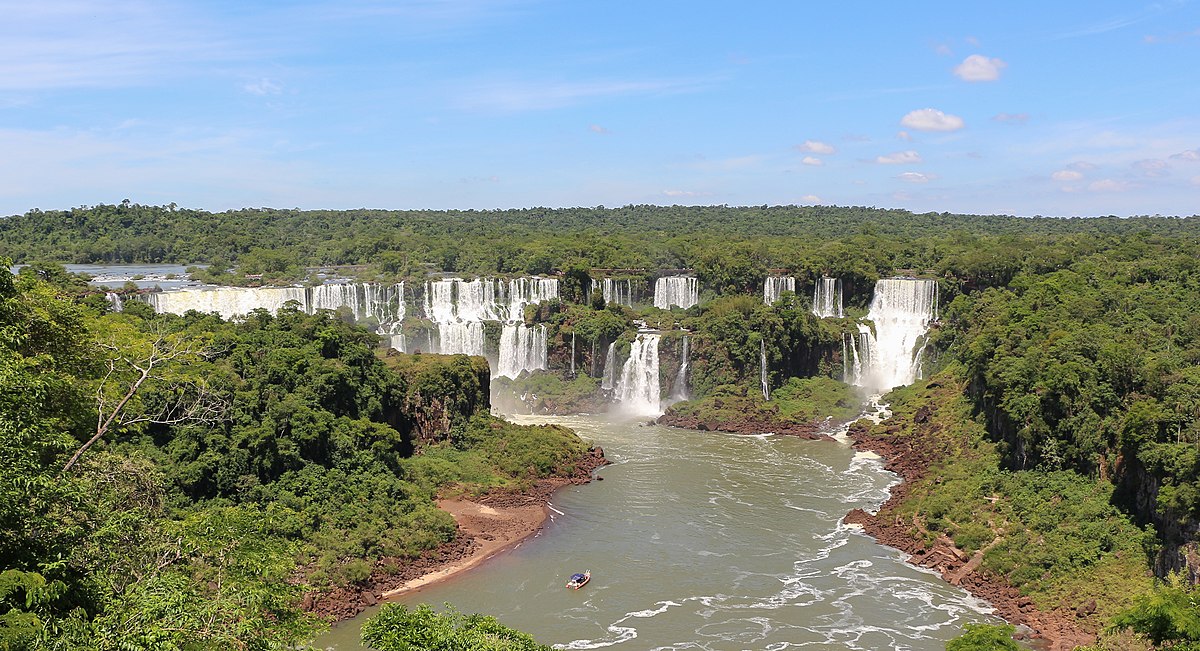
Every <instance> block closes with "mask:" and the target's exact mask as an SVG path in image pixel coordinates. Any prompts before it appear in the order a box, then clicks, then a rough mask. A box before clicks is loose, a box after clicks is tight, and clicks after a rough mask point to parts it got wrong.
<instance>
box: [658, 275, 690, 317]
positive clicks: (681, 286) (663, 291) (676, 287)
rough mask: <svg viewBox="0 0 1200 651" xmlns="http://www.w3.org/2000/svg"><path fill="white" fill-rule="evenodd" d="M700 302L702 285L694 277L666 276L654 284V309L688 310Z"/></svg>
mask: <svg viewBox="0 0 1200 651" xmlns="http://www.w3.org/2000/svg"><path fill="white" fill-rule="evenodd" d="M699 302H700V284H699V282H698V281H697V280H696V278H695V277H693V276H665V277H663V278H659V279H658V280H657V281H655V282H654V307H657V308H661V309H664V310H669V309H671V307H672V306H679V307H682V308H683V309H685V310H686V309H687V308H689V307H691V306H693V305H695V304H697V303H699Z"/></svg>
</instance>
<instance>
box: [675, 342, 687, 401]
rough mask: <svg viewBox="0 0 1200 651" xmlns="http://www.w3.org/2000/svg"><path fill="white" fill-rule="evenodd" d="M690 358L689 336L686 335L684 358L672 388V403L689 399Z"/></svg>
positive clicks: (681, 360)
mask: <svg viewBox="0 0 1200 651" xmlns="http://www.w3.org/2000/svg"><path fill="white" fill-rule="evenodd" d="M688 357H689V352H688V338H687V335H684V336H683V356H682V358H681V359H680V361H679V372H678V373H676V374H675V384H674V386H672V387H671V402H680V401H683V400H687V399H688V387H687V380H688V377H687V374H688Z"/></svg>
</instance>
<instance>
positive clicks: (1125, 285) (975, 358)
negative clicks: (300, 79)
mask: <svg viewBox="0 0 1200 651" xmlns="http://www.w3.org/2000/svg"><path fill="white" fill-rule="evenodd" d="M0 257H5V258H7V259H9V260H10V261H11V262H13V263H20V264H29V265H30V266H28V267H25V268H23V269H21V271H20V272H19V273H16V274H12V273H10V272H8V271H7V269H8V265H7V264H6V265H2V266H0V350H2V351H3V357H2V358H0V384H2V385H3V389H2V390H0V428H2V429H0V458H2V460H3V464H4V467H5V468H6V469H9V468H11V471H6V472H4V473H3V475H2V476H0V495H2V496H3V497H2V500H0V527H3V532H2V533H0V570H3V573H2V574H0V611H6V613H7V614H0V648H13V649H24V648H61V649H72V648H113V649H115V648H145V649H152V648H181V649H182V648H214V649H217V648H279V647H280V646H282V645H289V644H295V643H296V642H297V641H302V640H305V639H307V638H308V637H309V636H311V635H312V633H313V632H314V631H315V630H317V629H318V628H319V627H320V626H321V625H322V623H321V622H320V621H318V620H317V619H316V618H314V617H312V616H311V615H307V614H305V613H304V611H303V609H302V608H300V600H301V599H302V595H303V593H304V592H305V590H307V589H308V588H309V586H317V587H320V586H335V585H345V584H353V583H354V582H355V581H362V580H363V579H364V576H365V575H369V574H370V572H372V571H374V570H375V569H376V568H378V567H381V566H382V565H385V564H386V563H388V562H389V561H388V559H394V558H404V557H406V556H408V557H411V556H412V555H414V554H418V553H420V552H421V551H422V550H426V549H430V548H433V547H436V546H437V545H439V544H443V543H445V542H447V541H448V540H449V539H450V538H451V537H452V535H453V522H452V521H450V519H449V516H446V515H445V514H444V513H442V512H440V511H438V510H437V509H436V508H435V507H434V506H433V497H434V495H435V494H437V492H438V491H439V490H444V489H445V487H447V486H458V487H460V488H459V489H460V490H468V491H484V490H487V489H489V488H493V487H511V486H520V485H521V484H522V482H529V481H532V480H533V479H535V478H537V477H543V476H549V475H553V474H556V473H565V472H568V469H569V468H570V467H571V465H572V463H573V462H574V460H575V459H577V458H579V457H580V456H581V455H583V454H584V453H585V452H586V445H585V444H584V443H583V442H581V441H579V440H578V439H577V438H576V437H574V435H573V434H571V433H570V432H568V431H566V430H563V429H561V428H524V427H518V426H515V425H511V424H508V423H506V422H504V421H502V420H500V419H498V418H495V417H493V416H490V415H489V414H488V406H489V405H490V401H489V396H488V384H489V383H488V370H487V368H486V365H483V366H482V367H481V366H480V363H481V362H482V360H480V359H478V358H467V357H463V356H458V357H445V358H443V357H442V356H437V355H428V354H426V355H390V356H389V355H385V354H383V353H382V352H381V351H380V350H379V349H378V337H377V336H376V335H375V334H373V333H372V332H370V331H369V330H368V329H364V328H362V327H360V326H357V325H354V324H351V323H347V322H346V321H347V320H346V319H344V318H340V317H339V315H337V314H331V313H319V314H315V315H309V314H305V313H303V312H299V311H297V310H294V309H291V310H289V309H284V310H282V311H280V312H279V313H278V314H275V315H272V314H269V313H266V312H256V313H253V314H251V315H250V316H249V317H247V318H245V319H242V320H238V321H234V322H225V321H223V320H221V319H220V318H217V317H215V316H213V315H202V314H196V313H190V314H188V315H185V316H172V315H157V314H154V313H153V311H152V310H150V309H149V306H147V305H145V304H144V303H138V302H136V301H127V307H126V309H125V311H124V312H121V313H112V312H110V310H109V308H108V304H107V302H106V301H105V300H104V297H103V294H102V293H97V292H96V291H93V290H90V289H89V288H88V286H87V285H86V284H85V283H84V282H83V281H82V280H81V279H79V278H78V277H75V276H72V275H70V274H66V273H65V272H64V271H63V270H62V268H61V267H60V266H58V264H57V263H134V262H142V263H149V262H154V263H158V262H171V263H178V264H198V265H208V266H207V268H206V269H205V270H203V271H198V272H197V273H198V275H200V276H201V277H204V278H205V279H206V280H209V281H213V282H218V281H220V282H226V283H229V284H247V283H250V284H259V283H263V284H269V283H272V282H277V283H291V282H304V281H305V280H306V279H307V280H309V281H310V282H316V281H315V280H313V278H314V277H313V276H312V272H313V271H314V270H316V269H318V268H322V267H329V266H335V265H355V268H354V269H353V270H352V271H351V272H350V273H353V274H355V275H356V276H357V277H359V278H361V279H363V280H370V281H381V282H399V281H405V282H407V283H414V284H415V283H420V282H422V281H424V280H428V279H430V278H434V277H437V275H438V274H442V273H451V274H455V275H459V276H463V277H474V276H487V277H511V276H519V275H528V274H543V275H554V276H556V277H558V278H560V283H561V288H562V290H561V292H560V296H561V298H560V299H558V300H555V301H552V302H546V303H543V304H541V305H539V306H537V307H531V308H530V309H529V310H528V312H527V314H526V321H527V322H529V323H539V324H545V325H546V326H547V328H548V332H549V339H550V347H551V350H550V369H549V370H548V371H547V372H544V373H537V374H532V375H528V376H523V377H521V378H517V379H515V380H508V379H503V380H497V381H496V382H495V383H494V384H495V386H494V387H492V388H493V389H494V390H497V391H498V392H499V393H500V394H503V395H510V394H512V395H519V394H522V393H536V394H537V395H539V396H541V398H540V399H541V400H542V401H543V402H542V403H541V404H539V405H538V407H539V408H544V409H545V410H547V411H554V412H558V413H569V412H580V411H591V410H593V409H594V408H595V407H596V405H597V401H598V400H599V398H598V397H597V396H598V395H599V393H598V385H599V377H598V376H599V373H592V372H590V369H591V368H594V367H595V366H596V363H597V361H598V357H599V356H600V355H602V354H603V352H604V350H605V349H606V347H607V346H608V344H611V343H615V344H616V346H617V347H618V348H619V349H621V353H622V354H626V355H627V354H628V346H629V345H630V342H631V341H632V339H633V336H634V334H635V332H636V329H637V327H636V325H635V323H636V321H638V320H642V321H645V322H648V323H649V324H650V325H651V326H653V327H657V328H661V329H662V330H663V331H664V335H663V339H662V343H661V350H662V351H663V355H664V362H663V368H662V370H661V373H662V375H663V377H666V378H669V377H673V376H674V374H675V372H676V371H677V370H678V365H679V363H680V362H679V359H680V358H679V352H678V351H679V349H680V347H681V345H682V334H681V333H685V332H686V333H687V334H688V336H689V339H690V346H691V349H690V362H691V364H692V373H691V376H690V377H691V379H690V382H689V387H688V388H689V389H690V397H691V398H692V400H689V401H687V402H684V403H680V404H679V405H678V406H677V407H676V408H675V410H676V412H677V413H680V414H687V415H690V416H694V417H696V418H699V419H701V420H703V419H717V420H720V419H728V418H730V417H731V416H730V415H729V414H731V413H742V414H744V413H751V412H753V413H761V414H764V418H775V419H785V420H790V421H792V422H795V423H803V422H805V421H810V420H814V419H816V418H819V417H821V416H823V415H832V414H831V412H836V413H837V417H838V418H839V419H850V418H853V415H854V413H855V411H856V407H857V403H855V402H853V399H852V398H851V397H849V396H850V393H849V391H848V389H847V387H846V386H845V385H844V384H843V383H842V382H841V381H842V380H843V379H844V377H843V373H842V368H843V362H844V359H843V355H844V353H843V345H844V341H845V337H846V333H847V332H852V331H853V330H852V328H853V327H854V324H855V323H856V322H858V321H860V320H861V319H862V318H863V317H864V315H865V314H866V311H867V306H868V305H869V303H870V301H871V296H872V291H873V288H874V285H875V282H876V281H877V280H879V279H880V278H887V277H890V276H893V275H906V276H919V277H922V278H928V279H933V280H936V282H937V291H938V302H939V304H940V310H939V312H940V314H939V319H938V320H937V322H936V323H935V324H934V327H933V328H932V330H931V332H930V335H929V337H928V340H927V343H926V347H925V350H924V355H925V360H926V364H925V367H924V377H925V378H926V379H924V380H921V381H919V382H917V383H915V384H914V385H912V386H910V387H906V388H903V389H899V390H897V391H895V392H893V394H891V395H889V396H887V399H888V400H889V401H891V402H892V404H893V409H894V412H895V414H894V416H893V417H892V419H891V421H888V422H885V423H884V424H881V425H880V426H877V427H875V428H874V431H875V433H876V434H877V435H879V436H884V437H899V438H901V439H903V438H904V437H918V436H919V437H934V438H933V439H930V440H936V441H939V443H938V449H939V451H940V452H939V456H938V458H937V459H934V460H933V461H932V462H931V463H932V464H933V466H932V467H933V469H934V471H933V475H932V476H931V477H929V478H928V479H927V480H923V481H922V482H921V483H919V484H917V485H915V486H914V487H913V489H912V492H911V494H910V498H909V499H908V501H907V502H906V504H904V505H902V506H901V507H900V508H901V511H900V512H899V515H898V517H903V518H904V519H905V521H911V522H913V523H914V527H913V535H914V536H918V537H919V536H927V537H929V539H930V540H931V541H932V540H933V539H934V538H936V537H938V536H946V537H948V538H949V539H951V540H953V541H954V543H955V544H956V545H957V547H958V548H960V549H962V550H965V551H967V552H968V553H974V552H976V551H981V552H982V554H983V556H982V558H983V563H982V566H981V567H982V570H981V571H984V572H988V573H990V574H991V575H993V576H995V577H997V578H998V579H1000V580H1002V581H1004V582H1006V584H1007V585H1010V586H1012V587H1013V588H1014V589H1016V590H1019V591H1020V592H1021V594H1023V595H1026V596H1027V597H1028V598H1029V599H1030V600H1031V602H1032V603H1033V604H1034V605H1036V606H1037V607H1039V608H1042V609H1045V610H1055V609H1072V610H1074V609H1076V607H1077V606H1079V605H1080V603H1079V600H1080V598H1081V595H1082V596H1083V597H1084V598H1085V601H1087V600H1092V601H1093V603H1092V604H1091V607H1090V608H1089V609H1087V610H1088V612H1083V610H1080V611H1079V612H1080V613H1081V614H1080V616H1079V625H1080V626H1081V627H1083V628H1085V629H1087V630H1088V631H1090V632H1092V633H1095V634H1098V635H1099V640H1098V641H1097V646H1096V647H1095V648H1097V649H1116V648H1130V645H1132V644H1142V645H1143V646H1142V648H1147V647H1146V646H1144V645H1146V644H1153V645H1157V646H1162V647H1170V648H1196V647H1188V646H1186V645H1189V644H1193V645H1200V625H1197V622H1200V606H1197V603H1200V602H1198V601H1197V599H1200V595H1198V594H1197V592H1196V590H1195V588H1194V587H1193V586H1194V584H1195V583H1196V579H1197V577H1198V576H1200V567H1198V566H1196V564H1195V560H1194V559H1195V558H1196V557H1197V553H1198V552H1200V548H1198V547H1197V544H1198V541H1197V537H1198V534H1197V532H1198V531H1200V482H1198V480H1200V477H1198V474H1200V365H1198V363H1200V222H1197V221H1196V219H1195V218H1167V217H1141V218H1129V219H1118V218H1116V217H1096V218H1087V219H1052V218H1015V217H1007V216H971V215H953V214H948V213H941V214H913V213H908V212H905V211H897V210H879V209H873V208H836V207H795V206H770V207H769V206H761V207H728V206H707V207H682V206H674V207H659V206H626V207H621V208H604V207H596V208H576V209H539V208H531V209H522V210H506V211H375V210H355V211H298V210H273V209H246V210H240V211H229V212H223V213H208V212H204V211H198V210H189V209H182V208H178V207H176V206H174V205H171V206H163V207H156V206H140V205H136V204H130V203H128V202H125V203H122V204H119V205H99V206H94V207H86V206H85V207H81V208H78V209H74V210H70V211H52V212H51V211H47V212H42V211H32V212H30V213H27V214H25V215H16V216H12V217H9V218H6V219H0ZM664 270H687V271H688V272H689V273H691V274H693V275H694V276H695V277H696V278H697V279H698V281H699V284H700V296H701V303H700V305H698V306H695V307H692V308H688V309H687V310H681V309H678V308H676V309H673V310H659V309H657V308H653V307H648V306H645V305H643V304H640V303H638V304H635V306H634V307H628V306H621V305H614V304H605V302H604V301H603V300H599V301H597V300H596V298H595V296H594V294H593V295H592V296H589V295H588V292H587V288H589V287H590V283H591V280H593V279H596V278H601V277H610V276H611V277H623V278H629V279H631V280H632V281H634V282H635V283H640V286H643V287H644V286H645V285H647V284H649V283H650V282H651V281H652V280H653V279H654V278H655V277H657V276H658V275H661V273H662V272H663V271H664ZM779 273H786V274H787V275H790V276H792V277H795V278H796V291H795V292H794V293H792V292H785V293H784V295H783V297H782V299H781V300H780V301H779V302H777V303H775V304H773V305H765V304H764V303H763V300H762V284H763V281H764V279H765V278H766V277H768V276H770V275H774V274H779ZM248 275H250V276H255V277H254V278H248V277H247V276H248ZM259 276H261V277H259ZM823 276H829V277H835V278H838V279H840V280H841V282H842V286H843V288H844V296H845V304H846V318H844V319H818V318H816V317H815V316H814V315H813V314H812V311H811V310H810V309H809V307H810V306H809V304H808V299H807V298H806V297H809V296H811V295H812V290H813V286H814V284H815V283H816V282H817V280H818V279H819V278H821V277H823ZM568 351H573V352H568ZM760 355H765V356H766V357H767V360H768V373H767V375H768V377H767V384H768V385H769V387H770V388H771V389H772V390H773V392H774V393H773V398H772V399H771V400H764V399H763V396H762V393H761V391H760V375H759V374H760V361H759V360H760ZM574 365H578V367H579V368H580V369H583V371H582V372H577V373H575V374H574V375H572V374H571V373H569V372H568V369H569V368H574ZM147 369H149V372H147ZM665 390H666V388H665V387H664V392H665ZM430 395H439V396H454V397H455V398H456V400H455V401H453V404H445V403H441V402H439V404H438V405H436V406H431V405H430V404H428V403H427V402H424V400H427V399H428V397H429V396H430ZM429 409H440V410H442V413H444V414H445V415H446V419H445V420H446V422H447V423H448V426H447V427H445V428H443V429H442V430H439V431H434V432H430V431H427V430H426V429H425V428H424V425H423V424H424V423H427V422H429V420H430V419H429V418H427V417H424V416H423V415H422V414H424V413H425V412H427V411H428V410H429ZM918 414H924V415H923V416H921V417H920V418H918ZM930 414H932V416H931V415H930ZM930 423H932V424H934V425H936V427H931V426H930V425H929V424H930ZM922 440H924V439H922ZM517 441H519V449H520V450H521V451H522V452H521V454H522V457H521V458H520V459H519V460H517V461H513V459H512V457H511V455H510V454H509V452H511V451H512V450H513V449H515V448H514V446H516V445H517V444H516V443H512V444H509V443H508V442H517ZM501 450H504V451H505V452H503V453H502V452H501ZM81 451H82V452H81ZM77 453H78V454H77ZM76 457H77V458H76ZM531 473H532V474H531ZM333 487H337V489H336V490H333ZM251 557H253V558H258V559H262V558H267V559H271V562H270V563H266V564H264V567H266V570H263V571H261V572H252V571H250V570H249V567H248V565H247V563H246V559H248V558H251ZM298 572H299V573H301V574H303V577H304V578H303V580H294V577H296V576H297V573H298ZM268 584H270V585H273V586H276V587H278V586H279V585H287V586H289V590H287V591H283V592H280V591H278V590H268V589H267V585H268ZM213 586H216V588H214V587H213ZM389 617H391V618H392V620H394V622H395V626H401V625H413V624H412V622H414V621H416V622H418V625H420V626H426V625H427V624H421V623H420V622H422V621H426V620H429V618H431V617H433V616H432V615H431V614H429V613H425V612H392V613H390V614H389ZM414 617H416V618H417V619H413V618H414ZM473 617H475V616H458V615H453V616H451V617H449V618H448V620H447V621H439V623H437V625H438V626H447V627H450V628H454V627H455V626H457V627H458V628H455V629H454V630H456V631H458V632H457V633H455V635H460V634H461V635H463V636H465V637H469V636H470V635H471V634H472V633H470V630H471V629H472V627H477V626H482V627H485V628H487V627H493V628H494V629H495V630H496V631H507V629H503V627H502V626H501V625H499V624H498V623H496V622H494V620H490V621H489V620H486V619H480V618H474V619H473ZM421 618H424V619H421ZM405 622H408V623H405ZM428 625H429V626H432V625H433V624H428ZM447 630H449V629H447ZM393 633H394V631H393ZM503 634H504V635H509V632H503ZM994 634H995V631H994V630H990V629H984V628H978V629H973V630H971V631H969V632H968V639H967V641H965V642H961V643H960V644H959V646H957V647H955V648H962V649H966V648H992V647H988V646H970V644H972V642H971V641H970V640H971V639H978V640H986V639H988V638H989V636H994ZM374 635H377V636H378V637H377V638H376V639H378V640H380V644H382V645H384V646H380V647H379V648H407V647H401V646H386V645H387V644H389V643H388V642H386V640H388V639H392V640H393V641H394V640H395V636H394V635H393V634H390V633H389V632H388V630H386V629H377V630H376V632H375V633H374ZM389 635H391V637H389ZM511 635H512V636H513V637H512V639H513V640H514V642H513V644H514V646H512V647H511V648H538V647H536V646H534V643H533V642H532V640H527V639H525V638H523V637H520V634H519V633H517V632H511ZM1001 637H1003V638H1004V639H1007V636H1001ZM518 639H519V640H520V643H519V645H518V644H517V642H515V640H518ZM122 644H124V645H125V646H121V645H122ZM979 644H981V645H982V644H986V642H980V643H979ZM995 648H1005V647H995ZM1135 648H1136V647H1135Z"/></svg>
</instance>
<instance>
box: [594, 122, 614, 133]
mask: <svg viewBox="0 0 1200 651" xmlns="http://www.w3.org/2000/svg"><path fill="white" fill-rule="evenodd" d="M588 131H591V132H592V133H598V134H600V135H608V134H609V133H612V132H611V131H609V130H608V129H605V128H604V127H602V126H600V125H598V124H589V125H588Z"/></svg>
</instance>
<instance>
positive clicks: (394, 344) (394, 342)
mask: <svg viewBox="0 0 1200 651" xmlns="http://www.w3.org/2000/svg"><path fill="white" fill-rule="evenodd" d="M388 346H389V347H390V348H395V349H396V350H398V351H400V352H402V353H407V352H408V342H406V341H405V340H404V335H403V334H395V335H389V336H388Z"/></svg>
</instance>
